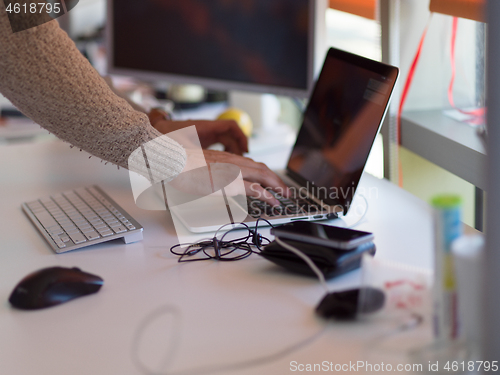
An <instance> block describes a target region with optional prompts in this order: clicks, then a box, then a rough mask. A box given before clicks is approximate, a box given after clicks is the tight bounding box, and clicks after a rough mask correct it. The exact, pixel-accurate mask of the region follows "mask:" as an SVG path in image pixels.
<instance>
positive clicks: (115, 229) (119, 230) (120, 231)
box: [111, 225, 127, 233]
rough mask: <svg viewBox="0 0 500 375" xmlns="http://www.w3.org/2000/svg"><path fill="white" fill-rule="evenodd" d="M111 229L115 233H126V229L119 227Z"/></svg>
mask: <svg viewBox="0 0 500 375" xmlns="http://www.w3.org/2000/svg"><path fill="white" fill-rule="evenodd" d="M111 229H113V230H114V231H115V233H123V232H127V228H125V227H123V226H121V225H119V226H117V227H111Z"/></svg>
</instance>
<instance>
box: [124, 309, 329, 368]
mask: <svg viewBox="0 0 500 375" xmlns="http://www.w3.org/2000/svg"><path fill="white" fill-rule="evenodd" d="M163 315H173V318H174V319H175V323H176V324H174V332H173V334H172V336H171V339H170V340H169V341H170V342H169V348H168V350H167V351H166V353H165V354H166V358H165V360H164V361H163V366H162V367H163V368H168V367H170V363H171V361H172V360H173V359H174V354H175V353H176V351H177V350H178V349H179V347H180V345H179V344H180V338H181V337H180V331H181V324H180V323H181V322H180V321H181V313H180V311H179V310H178V309H177V308H176V307H175V306H172V305H164V306H161V307H159V308H158V309H156V310H154V311H153V312H152V313H150V314H148V315H147V316H146V317H145V318H144V319H143V321H142V322H141V323H140V324H139V326H138V327H137V330H136V332H135V334H134V339H133V342H132V360H133V362H134V364H135V366H136V367H137V369H138V370H139V371H140V372H142V373H143V374H145V375H206V374H214V373H215V374H220V373H222V372H228V371H236V370H243V369H248V368H252V367H256V366H261V365H264V364H266V363H272V362H274V361H277V360H279V359H281V358H285V357H287V356H289V355H290V354H292V353H295V352H296V351H298V350H300V349H301V348H303V347H305V346H307V345H309V344H311V343H312V342H314V341H315V340H317V339H318V338H319V337H320V336H321V335H322V334H323V333H324V332H325V331H326V328H327V325H325V326H324V327H322V328H321V329H320V330H319V331H318V332H316V333H314V334H313V335H311V336H309V337H307V338H306V339H304V340H301V341H299V342H297V343H294V344H291V345H289V346H287V347H285V348H284V349H281V350H279V351H277V352H275V353H271V354H268V355H264V356H262V357H257V358H251V359H248V360H244V361H242V362H237V363H231V364H225V365H224V364H222V365H212V366H203V367H199V368H193V369H188V370H181V371H177V372H170V371H168V370H165V371H162V372H159V371H154V370H151V369H150V368H148V366H147V365H145V364H144V362H143V361H142V360H141V359H140V357H139V344H140V342H141V339H142V335H143V334H144V331H145V330H146V329H147V328H148V326H149V325H150V324H151V323H152V322H153V321H154V320H156V319H158V318H160V317H162V316H163Z"/></svg>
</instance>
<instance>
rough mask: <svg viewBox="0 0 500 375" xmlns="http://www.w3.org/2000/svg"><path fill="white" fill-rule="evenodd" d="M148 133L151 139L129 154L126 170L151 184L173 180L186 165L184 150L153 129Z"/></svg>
mask: <svg viewBox="0 0 500 375" xmlns="http://www.w3.org/2000/svg"><path fill="white" fill-rule="evenodd" d="M148 133H149V136H150V137H151V138H152V139H151V140H150V141H148V142H146V143H144V144H143V145H142V146H140V147H139V148H137V149H136V150H135V151H134V152H132V154H130V156H129V158H128V169H129V170H130V171H132V172H136V173H139V174H140V175H142V176H144V177H147V178H148V179H149V181H150V182H151V183H152V184H155V183H157V182H160V181H167V182H168V181H171V180H173V179H174V178H175V177H177V176H178V175H179V174H180V173H181V172H182V170H183V169H184V167H185V165H186V161H187V155H186V150H184V148H183V147H182V146H181V145H180V144H179V143H178V142H176V141H174V140H173V139H171V138H169V137H168V135H165V134H161V133H160V132H158V131H157V130H156V129H154V128H153V127H151V128H150V129H148Z"/></svg>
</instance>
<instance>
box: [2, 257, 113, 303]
mask: <svg viewBox="0 0 500 375" xmlns="http://www.w3.org/2000/svg"><path fill="white" fill-rule="evenodd" d="M103 282H104V281H103V279H101V278H100V277H99V276H96V275H92V274H90V273H86V272H83V271H82V270H80V269H79V268H76V267H75V268H65V267H49V268H43V269H41V270H38V271H35V272H33V273H31V274H29V275H28V276H26V277H25V278H24V279H22V280H21V281H20V282H19V284H17V285H16V287H15V288H14V290H13V291H12V293H11V295H10V297H9V302H10V303H11V305H12V306H14V307H16V308H18V309H22V310H35V309H43V308H45V307H50V306H55V305H59V304H61V303H64V302H68V301H71V300H72V299H75V298H78V297H83V296H86V295H88V294H92V293H97V292H98V291H99V289H100V288H101V286H102V284H103Z"/></svg>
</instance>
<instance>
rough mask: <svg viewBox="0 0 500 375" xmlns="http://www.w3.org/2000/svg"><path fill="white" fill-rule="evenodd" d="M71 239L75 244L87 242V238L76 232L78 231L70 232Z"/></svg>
mask: <svg viewBox="0 0 500 375" xmlns="http://www.w3.org/2000/svg"><path fill="white" fill-rule="evenodd" d="M69 236H70V238H71V240H72V241H73V242H74V243H75V244H79V243H82V242H87V239H86V238H85V237H84V236H83V234H82V233H80V232H78V233H73V234H70V235H69Z"/></svg>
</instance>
